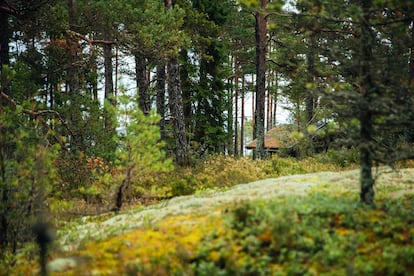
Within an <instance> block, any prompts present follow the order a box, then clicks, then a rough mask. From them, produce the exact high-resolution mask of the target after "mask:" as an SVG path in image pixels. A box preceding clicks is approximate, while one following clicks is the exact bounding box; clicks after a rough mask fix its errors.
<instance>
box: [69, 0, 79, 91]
mask: <svg viewBox="0 0 414 276" xmlns="http://www.w3.org/2000/svg"><path fill="white" fill-rule="evenodd" d="M68 9H69V29H70V30H71V31H76V29H77V28H76V15H75V10H76V1H75V0H68ZM67 43H68V50H69V56H70V63H71V64H70V65H69V69H68V71H67V74H68V76H67V84H68V92H69V93H78V92H79V75H78V52H79V47H78V43H77V42H76V41H74V40H73V38H68V39H67Z"/></svg>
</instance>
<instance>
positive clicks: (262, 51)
mask: <svg viewBox="0 0 414 276" xmlns="http://www.w3.org/2000/svg"><path fill="white" fill-rule="evenodd" d="M266 5H267V0H260V10H259V11H258V12H257V13H256V27H255V31H256V75H257V80H256V114H255V118H256V119H255V138H256V141H257V143H256V150H255V156H254V158H257V159H264V158H265V157H266V152H265V147H264V146H265V145H264V127H265V126H264V120H265V98H266V32H267V27H266V17H265V15H264V9H265V8H266Z"/></svg>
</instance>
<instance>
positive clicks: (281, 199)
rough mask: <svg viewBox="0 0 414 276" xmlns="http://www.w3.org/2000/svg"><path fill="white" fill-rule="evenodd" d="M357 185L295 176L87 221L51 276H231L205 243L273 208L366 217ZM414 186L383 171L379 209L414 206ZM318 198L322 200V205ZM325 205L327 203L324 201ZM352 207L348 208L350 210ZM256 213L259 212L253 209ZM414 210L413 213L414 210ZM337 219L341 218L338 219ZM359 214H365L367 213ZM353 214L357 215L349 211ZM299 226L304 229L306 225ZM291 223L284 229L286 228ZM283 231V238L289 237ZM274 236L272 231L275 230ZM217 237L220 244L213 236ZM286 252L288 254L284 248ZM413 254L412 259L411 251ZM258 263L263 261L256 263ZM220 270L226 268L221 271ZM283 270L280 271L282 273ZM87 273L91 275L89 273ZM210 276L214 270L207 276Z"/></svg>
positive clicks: (338, 177)
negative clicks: (224, 275) (217, 275)
mask: <svg viewBox="0 0 414 276" xmlns="http://www.w3.org/2000/svg"><path fill="white" fill-rule="evenodd" d="M358 178H359V174H358V171H356V170H352V171H344V172H319V173H311V174H304V175H293V176H286V177H279V178H272V179H265V180H260V181H256V182H252V183H247V184H240V185H237V186H235V187H232V188H230V189H227V190H223V191H213V190H212V191H205V192H202V193H199V194H196V195H192V196H181V197H176V198H173V199H171V200H167V201H164V202H161V203H159V204H157V205H154V206H149V207H147V208H143V209H135V210H129V211H127V212H125V213H122V214H118V215H113V216H109V217H108V216H107V217H101V218H99V217H84V218H83V219H82V220H81V221H78V222H76V223H72V224H70V225H67V226H66V227H65V228H64V229H63V230H61V231H59V232H58V243H56V244H55V249H54V251H53V252H52V254H51V255H52V258H51V261H50V262H49V268H50V270H51V271H53V272H55V273H58V272H62V273H64V274H65V275H67V274H79V272H82V271H83V272H84V271H89V272H88V273H89V274H87V275H115V274H117V273H127V272H128V271H129V272H131V274H134V275H135V274H142V275H147V274H151V273H156V271H157V270H158V269H159V271H158V272H159V274H161V275H162V274H169V273H171V272H173V274H174V273H176V274H182V273H184V272H185V273H184V274H192V273H193V272H194V271H195V269H197V270H200V264H201V266H202V267H201V269H202V270H203V269H207V268H203V265H207V264H208V265H210V266H214V267H216V266H218V267H219V268H222V269H224V271H227V272H228V273H229V271H231V270H228V269H230V267H231V266H230V264H227V262H228V261H229V260H227V258H230V256H227V255H226V254H224V255H223V252H221V251H220V250H221V249H220V248H215V249H214V250H212V248H209V247H208V244H207V249H206V248H204V245H203V243H204V242H205V239H212V240H211V241H210V242H211V243H213V244H214V243H215V242H216V238H218V237H219V236H220V235H221V234H222V235H223V236H227V235H229V234H228V233H227V231H229V229H228V228H232V229H233V230H239V231H236V232H237V233H239V232H240V233H243V232H244V231H246V229H249V231H250V230H251V229H250V228H252V227H255V226H257V225H256V224H261V222H260V221H256V222H254V223H252V225H249V224H248V223H246V221H249V220H248V219H247V218H245V216H246V217H248V216H252V217H254V216H256V215H257V214H262V213H261V212H265V213H266V212H268V211H269V210H268V209H266V208H268V206H273V210H274V209H275V208H276V209H277V208H279V207H274V204H276V206H282V205H284V207H280V208H282V209H280V210H279V211H275V212H274V213H278V212H282V213H283V212H285V211H286V210H287V211H288V213H295V212H297V213H299V214H300V216H302V215H303V214H301V212H304V209H303V208H302V207H303V206H306V208H309V210H308V211H306V212H304V214H307V212H308V213H312V214H313V211H314V210H316V209H318V208H322V209H323V208H325V207H326V208H327V209H326V210H325V211H327V210H328V211H329V210H332V209H335V208H336V207H333V206H343V209H338V210H337V211H336V213H335V212H334V213H333V215H334V217H335V218H336V219H339V218H340V217H342V216H346V215H347V214H348V213H347V212H348V211H350V210H351V209H352V208H354V210H355V208H357V209H358V208H359V209H361V207H355V206H356V205H355V204H357V202H358ZM413 179H414V169H403V170H400V171H399V172H391V171H389V170H387V169H382V171H381V172H380V174H379V175H378V179H377V181H376V199H377V202H378V203H379V204H383V205H384V204H389V203H387V202H388V201H392V202H394V201H395V199H396V198H398V200H397V201H399V199H400V198H401V202H405V201H404V199H410V198H411V199H412V194H414V181H413ZM321 195H323V196H322V197H321ZM323 197H325V198H327V200H326V201H325V200H324V199H321V198H323ZM330 198H331V199H332V198H333V200H329V199H330ZM411 201H412V200H411ZM319 202H320V203H319ZM323 202H325V205H326V206H325V207H323V206H324V205H323ZM281 203H283V204H281ZM319 204H321V206H322V207H320V206H319ZM331 205H332V206H331ZM347 205H349V206H348V207H346V206H347ZM246 206H250V207H246ZM252 206H253V208H252V210H254V211H252V210H250V209H249V208H251V207H252ZM301 206H302V207H301ZM315 206H316V207H315ZM411 207H412V205H411ZM246 208H247V209H248V210H247V211H246V210H245V209H246ZM284 208H287V209H284ZM349 208H351V209H349ZM359 209H358V210H359ZM240 210H241V211H242V213H243V212H245V211H246V214H244V213H243V214H242V215H240V213H239V212H240ZM260 210H261V211H260ZM266 210H267V211H266ZM281 210H282V211H281ZM283 210H284V211H283ZM289 210H290V211H289ZM410 210H411V211H412V209H409V211H410ZM325 211H324V212H325ZM351 211H352V210H351ZM371 211H372V212H374V213H375V216H381V217H382V214H377V213H378V212H379V211H378V210H368V211H367V212H371ZM270 212H271V213H272V212H273V211H270ZM338 212H339V213H341V215H340V216H339V215H338ZM358 212H362V213H361V214H365V211H364V210H363V209H361V210H359V211H358ZM358 212H357V213H358ZM351 213H355V212H354V211H352V212H351ZM262 215H263V214H262ZM262 215H260V216H262ZM313 215H314V214H313ZM240 216H241V220H242V221H243V223H242V224H243V225H242V226H240V225H234V219H235V217H239V218H238V219H240ZM263 216H264V217H263V221H265V220H266V219H267V218H268V216H270V217H271V218H272V219H275V218H274V217H272V216H273V215H272V214H268V215H263ZM338 216H339V217H338ZM359 218H360V217H358V219H359ZM292 219H293V220H294V221H296V220H298V216H297V215H295V216H294V217H293V218H292ZM361 219H362V220H364V219H366V218H361ZM244 220H246V221H244ZM299 220H300V221H301V219H299ZM341 220H342V219H341ZM229 221H230V222H229ZM231 221H233V222H231ZM285 222H286V221H285ZM292 222H293V221H289V220H288V221H287V223H288V224H291V223H292ZM229 223H230V224H229ZM358 223H360V222H358V221H353V224H352V225H348V226H347V227H345V226H343V225H341V228H344V229H343V231H350V229H352V228H354V227H353V226H355V227H356V228H358V227H359V226H358ZM384 223H385V221H384ZM408 223H411V225H412V224H413V221H412V220H411V222H410V221H409V222H408ZM266 225H267V224H266ZM308 226H309V225H308ZM308 226H307V227H308ZM379 226H381V225H379ZM409 226H410V225H406V226H405V227H408V228H404V229H405V230H406V231H408V232H406V233H405V232H404V231H405V230H401V229H400V230H401V231H400V232H403V233H402V234H404V235H405V234H406V235H408V236H407V237H406V238H404V242H407V241H408V244H407V246H408V245H409V244H411V245H412V244H413V242H414V232H413V230H412V229H413V227H411V228H410V227H409ZM263 227H264V228H263ZM267 227H270V226H269V225H267V226H260V227H259V230H260V231H262V233H261V234H260V233H256V232H255V234H254V235H256V234H257V235H258V236H257V237H259V240H261V239H262V243H263V242H264V243H263V244H262V243H260V245H256V246H258V248H260V250H262V249H263V248H262V247H264V246H265V245H266V246H267V245H272V244H273V238H271V237H270V236H269V237H267V236H263V235H270V233H268V232H266V231H264V230H263V229H267ZM309 227H310V226H309ZM312 227H313V226H312ZM390 227H391V226H390ZM239 228H240V229H239ZM262 228H263V229H262ZM345 228H350V229H345ZM391 228H392V227H391ZM272 229H273V228H272ZM309 229H311V228H309ZM256 230H257V229H256ZM279 230H280V231H285V230H286V229H285V230H283V229H279ZM279 230H278V231H279ZM263 231H264V232H263ZM272 231H275V229H273V230H272ZM301 231H304V230H303V229H302V230H301ZM384 231H385V230H384ZM212 233H213V236H215V238H212V237H211V236H210V235H211V234H212ZM232 235H236V236H237V235H238V234H235V233H233V234H232ZM254 235H253V236H254ZM410 235H411V236H410ZM236 236H232V237H233V238H234V237H236ZM253 236H252V234H249V235H247V236H243V237H244V238H247V239H249V238H253ZM257 237H256V238H255V239H257ZM309 239H310V240H313V241H312V242H311V243H312V244H313V243H314V239H315V237H313V238H309ZM375 240H376V239H375ZM256 241H257V240H256ZM221 242H223V241H221ZM367 242H368V241H367ZM268 243H269V244H268ZM217 246H219V245H217ZM222 246H223V245H222ZM227 246H228V245H227ZM234 246H235V248H227V249H226V246H224V249H226V250H229V252H230V251H232V250H235V251H236V253H237V252H238V253H237V254H239V253H240V248H237V246H236V245H234ZM239 246H240V245H239ZM292 246H293V245H292ZM286 248H289V246H288V245H287V244H286ZM216 249H217V250H216ZM222 249H223V248H222ZM203 250H204V251H205V250H207V251H209V252H208V254H207V253H206V254H207V255H205V254H204V253H203ZM260 250H259V251H260ZM214 252H215V253H214ZM220 252H221V253H220ZM410 252H411V253H412V254H413V256H414V251H413V250H412V251H410ZM236 253H234V252H233V255H234V256H233V257H234V258H236V257H237V254H236ZM215 254H216V255H215ZM217 254H218V255H217ZM240 254H241V253H240ZM278 254H280V252H279V253H278ZM233 257H232V258H233ZM240 257H243V258H246V256H244V255H240ZM200 258H201V259H203V262H202V263H199V259H200ZM255 258H258V256H256V257H255ZM204 259H207V260H209V262H204ZM215 261H217V263H215ZM242 261H243V260H242V259H235V260H232V262H233V266H235V267H239V265H240V267H243V265H245V264H244V263H243V264H241V263H240V264H238V265H235V263H237V262H242ZM245 261H247V260H245ZM220 262H224V263H222V264H221V263H220ZM234 262H235V263H234ZM270 263H272V262H270ZM273 265H276V264H273ZM222 266H223V267H222ZM279 266H280V267H279ZM226 267H227V268H226ZM269 267H271V266H269ZM272 267H273V266H272ZM278 267H279V268H280V271H279V270H277V269H278ZM89 268H93V269H91V270H89ZM307 268H309V267H307ZM411 268H413V267H411ZM19 269H21V270H23V271H26V272H27V270H31V271H32V272H33V267H32V266H31V267H28V266H24V265H23V266H21V267H20V268H19ZM211 269H212V268H211ZM274 269H276V270H275V271H279V272H283V271H285V269H284V268H283V266H281V264H279V263H277V266H275V267H274ZM312 269H315V271H319V269H321V268H317V267H314V268H312ZM403 269H405V268H403ZM21 270H20V271H21ZM203 271H204V270H203ZM207 271H210V270H209V269H207ZM211 271H215V270H211ZM272 271H273V270H272ZM129 272H128V273H129ZM282 274H283V273H282Z"/></svg>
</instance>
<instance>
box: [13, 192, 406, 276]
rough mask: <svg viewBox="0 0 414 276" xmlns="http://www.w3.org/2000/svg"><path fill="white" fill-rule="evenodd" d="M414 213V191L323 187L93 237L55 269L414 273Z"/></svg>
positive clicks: (88, 272) (83, 271) (76, 271)
mask: <svg viewBox="0 0 414 276" xmlns="http://www.w3.org/2000/svg"><path fill="white" fill-rule="evenodd" d="M413 215H414V201H413V200H412V197H411V198H410V197H405V198H400V199H382V200H380V201H378V204H377V207H376V208H367V207H366V206H363V205H360V204H359V203H358V201H357V199H356V198H355V197H353V196H344V195H330V194H325V193H317V192H315V193H313V194H311V195H309V196H306V197H285V198H278V199H272V200H255V201H251V202H244V203H243V202H241V203H238V204H236V206H228V207H227V208H226V209H224V210H223V209H221V210H220V212H215V213H213V214H210V215H203V216H199V215H198V214H191V215H184V216H172V217H168V218H166V219H165V220H163V221H160V222H159V223H157V224H155V225H151V226H148V227H144V228H143V229H137V230H135V231H131V232H128V233H125V234H122V235H118V236H115V237H112V238H109V239H106V240H104V241H100V242H91V243H89V244H86V245H85V246H84V247H83V248H81V249H79V250H77V251H73V252H68V253H65V254H63V255H62V254H61V255H60V257H65V256H66V257H67V256H72V257H73V256H76V258H77V260H78V265H77V266H76V267H74V268H72V269H68V270H65V271H64V272H62V273H60V274H59V273H52V275H93V274H97V275H332V274H334V275H412V273H413V272H414V262H413V260H414V230H413V229H414V216H413ZM54 257H56V256H54ZM34 266H36V265H34ZM30 272H33V264H30V265H25V266H19V267H18V272H16V274H22V275H23V274H26V273H29V274H30Z"/></svg>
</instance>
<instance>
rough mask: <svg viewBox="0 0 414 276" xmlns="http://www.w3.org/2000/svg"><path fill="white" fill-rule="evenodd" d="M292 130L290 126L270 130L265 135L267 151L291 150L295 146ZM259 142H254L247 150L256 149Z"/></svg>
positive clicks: (247, 146)
mask: <svg viewBox="0 0 414 276" xmlns="http://www.w3.org/2000/svg"><path fill="white" fill-rule="evenodd" d="M291 132H292V131H291V130H290V128H289V127H288V126H278V127H274V128H272V129H271V130H269V131H268V132H267V133H266V134H265V149H267V150H277V149H280V148H289V147H291V146H293V145H294V144H295V141H294V139H292V137H291ZM256 144H257V141H256V140H253V141H252V142H250V143H249V144H247V145H246V148H247V149H255V148H256Z"/></svg>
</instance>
